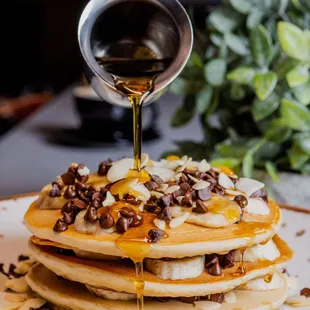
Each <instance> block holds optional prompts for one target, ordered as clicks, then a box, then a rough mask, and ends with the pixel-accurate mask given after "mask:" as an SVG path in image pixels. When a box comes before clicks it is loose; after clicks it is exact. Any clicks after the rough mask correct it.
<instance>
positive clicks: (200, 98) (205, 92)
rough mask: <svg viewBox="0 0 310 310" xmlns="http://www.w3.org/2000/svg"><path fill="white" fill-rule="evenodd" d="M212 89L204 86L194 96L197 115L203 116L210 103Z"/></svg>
mask: <svg viewBox="0 0 310 310" xmlns="http://www.w3.org/2000/svg"><path fill="white" fill-rule="evenodd" d="M212 95H213V88H212V87H211V86H210V85H206V86H205V87H204V88H203V89H202V90H200V91H199V92H198V93H197V96H196V110H197V112H198V113H199V114H203V113H204V112H205V111H206V109H207V108H208V107H209V105H210V103H211V99H212Z"/></svg>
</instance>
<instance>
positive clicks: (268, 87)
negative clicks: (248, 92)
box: [253, 71, 278, 100]
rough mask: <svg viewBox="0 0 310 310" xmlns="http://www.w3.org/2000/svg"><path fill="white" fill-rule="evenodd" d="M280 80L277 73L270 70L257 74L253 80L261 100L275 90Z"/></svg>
mask: <svg viewBox="0 0 310 310" xmlns="http://www.w3.org/2000/svg"><path fill="white" fill-rule="evenodd" d="M277 82H278V77H277V75H276V74H275V73H274V72H272V71H270V72H267V73H260V74H256V75H255V77H254V80H253V84H254V89H255V93H256V95H257V97H258V98H259V99H260V100H265V99H266V98H268V96H269V95H270V94H271V93H272V92H273V90H274V88H275V87H276V85H277Z"/></svg>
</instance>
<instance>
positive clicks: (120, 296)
mask: <svg viewBox="0 0 310 310" xmlns="http://www.w3.org/2000/svg"><path fill="white" fill-rule="evenodd" d="M85 286H86V287H87V289H88V290H89V291H90V292H91V293H93V294H95V295H97V296H99V297H103V298H105V299H108V300H123V301H128V300H133V299H136V298H137V296H136V295H135V294H129V293H120V292H115V291H110V290H106V289H103V288H97V287H94V286H91V285H87V284H85Z"/></svg>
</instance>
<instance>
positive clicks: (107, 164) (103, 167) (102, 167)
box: [97, 159, 112, 176]
mask: <svg viewBox="0 0 310 310" xmlns="http://www.w3.org/2000/svg"><path fill="white" fill-rule="evenodd" d="M111 166H112V160H111V159H107V160H104V161H102V162H101V163H100V164H99V167H98V172H97V173H98V175H100V176H104V175H106V174H107V173H108V171H109V169H110V168H111Z"/></svg>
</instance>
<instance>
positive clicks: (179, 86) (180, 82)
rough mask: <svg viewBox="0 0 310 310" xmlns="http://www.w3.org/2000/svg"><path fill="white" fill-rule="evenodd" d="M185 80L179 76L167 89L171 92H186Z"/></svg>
mask: <svg viewBox="0 0 310 310" xmlns="http://www.w3.org/2000/svg"><path fill="white" fill-rule="evenodd" d="M186 84H187V81H186V80H185V79H183V78H181V77H177V78H176V79H175V80H174V81H173V82H172V83H171V84H170V86H169V91H170V92H172V93H173V94H177V95H183V94H185V93H186Z"/></svg>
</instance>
